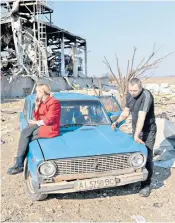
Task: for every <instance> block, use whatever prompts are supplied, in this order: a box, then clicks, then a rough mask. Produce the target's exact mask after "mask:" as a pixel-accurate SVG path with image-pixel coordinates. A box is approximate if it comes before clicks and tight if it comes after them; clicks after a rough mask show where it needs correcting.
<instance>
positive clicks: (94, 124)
mask: <svg viewBox="0 0 175 223" xmlns="http://www.w3.org/2000/svg"><path fill="white" fill-rule="evenodd" d="M97 125H98V124H97V123H86V124H84V125H83V126H97Z"/></svg>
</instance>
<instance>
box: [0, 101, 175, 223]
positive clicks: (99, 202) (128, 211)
mask: <svg viewBox="0 0 175 223" xmlns="http://www.w3.org/2000/svg"><path fill="white" fill-rule="evenodd" d="M22 107H23V100H10V101H7V100H6V101H2V104H1V110H2V113H1V133H2V136H1V138H2V140H3V141H4V142H5V143H4V144H3V145H1V221H2V222H51V221H56V222H59V221H61V222H64V221H67V222H69V221H77V222H79V221H89V222H102V221H103V222H106V221H113V222H114V221H115V222H136V220H133V219H132V216H137V215H140V216H142V217H144V218H145V219H146V221H147V222H175V209H174V207H175V189H174V185H175V170H174V169H164V168H160V167H155V168H154V176H153V181H152V185H151V187H152V193H151V195H150V196H149V197H148V198H142V197H140V196H139V194H138V191H139V186H140V185H139V183H138V184H133V185H128V186H124V187H118V188H114V189H104V190H97V191H93V192H81V193H74V194H66V195H55V194H54V195H50V196H49V197H48V199H47V200H45V201H42V202H32V201H31V200H30V199H29V198H28V197H27V195H26V193H25V181H24V177H23V174H18V175H15V176H9V175H7V174H6V172H7V169H8V167H10V166H11V165H12V164H13V159H14V156H15V154H16V149H17V145H18V139H19V122H18V120H19V112H20V111H21V110H22ZM162 111H163V112H164V111H169V113H168V115H169V116H170V119H171V120H173V121H175V117H174V116H175V115H174V114H175V102H174V101H170V100H168V99H167V101H165V103H164V104H163V102H162V101H161V98H159V99H157V102H156V113H157V114H160V113H161V112H162ZM128 123H129V124H128V126H129V125H130V120H129V121H128Z"/></svg>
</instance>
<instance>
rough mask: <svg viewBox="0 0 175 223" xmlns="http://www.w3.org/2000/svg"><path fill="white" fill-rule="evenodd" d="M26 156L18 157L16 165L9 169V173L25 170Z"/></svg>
mask: <svg viewBox="0 0 175 223" xmlns="http://www.w3.org/2000/svg"><path fill="white" fill-rule="evenodd" d="M23 166H24V157H16V161H15V164H14V166H12V167H11V168H9V169H8V171H7V174H9V175H14V174H17V173H21V172H23Z"/></svg>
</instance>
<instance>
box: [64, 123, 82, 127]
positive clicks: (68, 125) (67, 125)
mask: <svg viewBox="0 0 175 223" xmlns="http://www.w3.org/2000/svg"><path fill="white" fill-rule="evenodd" d="M82 125H83V124H77V123H74V124H66V125H61V126H60V127H71V126H82Z"/></svg>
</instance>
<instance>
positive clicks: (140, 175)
mask: <svg viewBox="0 0 175 223" xmlns="http://www.w3.org/2000/svg"><path fill="white" fill-rule="evenodd" d="M147 177H148V171H147V170H146V168H144V169H143V170H142V171H140V172H133V173H127V174H123V175H116V176H114V175H111V176H110V175H109V176H108V177H98V178H92V179H83V180H75V181H70V182H67V181H64V182H59V183H44V184H41V185H40V188H39V189H38V192H40V193H42V194H55V193H61V194H64V193H72V192H78V191H88V190H95V189H102V188H109V187H117V186H122V185H126V184H131V183H136V182H140V181H144V180H146V179H147ZM90 181H91V182H90ZM105 181H107V182H108V181H110V182H111V184H110V185H109V184H108V185H102V184H100V183H99V184H98V182H105ZM93 182H94V183H93ZM96 182H97V184H96ZM90 183H91V184H92V185H91V187H85V185H86V184H88V185H89V184H90ZM93 184H96V185H93ZM77 185H78V186H77ZM81 185H83V186H82V187H81Z"/></svg>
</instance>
